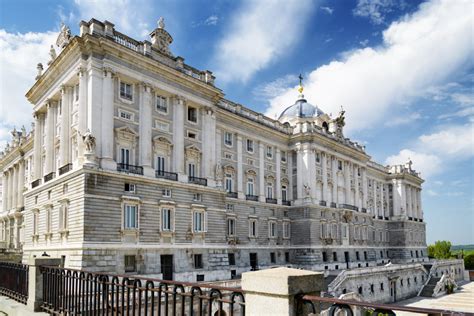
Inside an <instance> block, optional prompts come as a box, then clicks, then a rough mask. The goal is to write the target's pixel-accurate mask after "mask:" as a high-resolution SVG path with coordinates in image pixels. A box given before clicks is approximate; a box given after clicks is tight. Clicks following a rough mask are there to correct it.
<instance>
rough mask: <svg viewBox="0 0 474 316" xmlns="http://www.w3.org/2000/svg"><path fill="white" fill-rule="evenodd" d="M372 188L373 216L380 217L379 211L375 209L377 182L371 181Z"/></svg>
mask: <svg viewBox="0 0 474 316" xmlns="http://www.w3.org/2000/svg"><path fill="white" fill-rule="evenodd" d="M372 186H373V187H372V190H373V195H374V216H375V217H377V216H379V215H380V210H379V209H377V181H375V179H373V180H372Z"/></svg>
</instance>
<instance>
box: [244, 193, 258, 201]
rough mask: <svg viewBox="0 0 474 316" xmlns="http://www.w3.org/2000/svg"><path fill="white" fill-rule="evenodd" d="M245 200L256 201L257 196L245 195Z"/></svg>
mask: <svg viewBox="0 0 474 316" xmlns="http://www.w3.org/2000/svg"><path fill="white" fill-rule="evenodd" d="M245 199H246V200H249V201H258V195H251V194H247V195H246V196H245Z"/></svg>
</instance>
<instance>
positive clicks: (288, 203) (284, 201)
mask: <svg viewBox="0 0 474 316" xmlns="http://www.w3.org/2000/svg"><path fill="white" fill-rule="evenodd" d="M281 204H283V205H286V206H291V201H288V200H283V201H281Z"/></svg>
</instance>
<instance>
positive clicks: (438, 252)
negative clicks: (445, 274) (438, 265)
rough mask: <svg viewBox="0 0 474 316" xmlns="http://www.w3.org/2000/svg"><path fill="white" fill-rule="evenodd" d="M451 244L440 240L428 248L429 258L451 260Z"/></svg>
mask: <svg viewBox="0 0 474 316" xmlns="http://www.w3.org/2000/svg"><path fill="white" fill-rule="evenodd" d="M451 256H452V255H451V242H449V241H446V240H438V241H437V242H435V244H434V245H429V246H428V257H429V258H435V259H449V258H451Z"/></svg>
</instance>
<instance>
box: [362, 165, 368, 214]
mask: <svg viewBox="0 0 474 316" xmlns="http://www.w3.org/2000/svg"><path fill="white" fill-rule="evenodd" d="M361 171H362V207H363V208H365V209H367V194H368V193H367V169H366V168H362V170H361Z"/></svg>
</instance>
